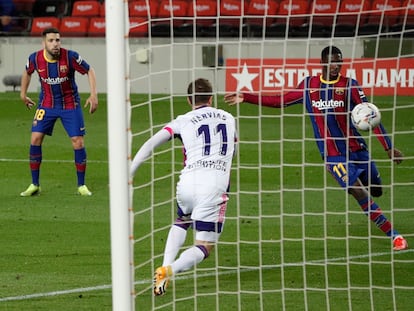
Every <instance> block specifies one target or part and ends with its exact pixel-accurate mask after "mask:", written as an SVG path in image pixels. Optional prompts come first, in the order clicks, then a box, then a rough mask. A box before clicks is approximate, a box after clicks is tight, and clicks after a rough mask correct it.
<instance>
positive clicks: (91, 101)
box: [84, 95, 98, 113]
mask: <svg viewBox="0 0 414 311" xmlns="http://www.w3.org/2000/svg"><path fill="white" fill-rule="evenodd" d="M88 105H89V113H94V112H95V111H96V109H98V97H97V96H96V95H90V96H89V97H88V99H87V100H86V103H85V106H84V107H85V108H86V107H88Z"/></svg>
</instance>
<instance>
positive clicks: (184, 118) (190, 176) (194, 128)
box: [164, 106, 237, 222]
mask: <svg viewBox="0 0 414 311" xmlns="http://www.w3.org/2000/svg"><path fill="white" fill-rule="evenodd" d="M164 128H165V129H166V130H168V131H170V134H171V135H178V136H179V137H180V139H181V141H182V143H183V146H184V151H185V166H184V168H183V169H182V171H181V174H180V180H179V182H178V183H177V203H178V205H179V206H180V208H181V209H182V211H183V212H184V213H186V214H191V213H192V215H191V218H192V219H194V220H202V221H207V222H221V221H223V220H222V219H219V218H220V217H221V216H222V217H224V214H223V215H221V214H222V213H224V211H220V205H222V204H223V203H224V205H225V202H226V201H227V191H228V186H229V180H230V171H231V165H232V159H233V155H234V153H235V143H236V141H237V134H236V124H235V119H234V117H233V116H232V115H231V114H230V113H228V112H226V111H224V110H221V109H216V108H213V107H209V106H205V107H201V108H198V109H195V110H192V111H189V112H188V113H186V114H184V115H181V116H179V117H177V118H176V119H175V120H173V121H171V122H170V123H168V124H167V125H166V126H165V127H164Z"/></svg>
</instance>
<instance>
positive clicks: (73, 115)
mask: <svg viewBox="0 0 414 311" xmlns="http://www.w3.org/2000/svg"><path fill="white" fill-rule="evenodd" d="M57 119H60V120H61V122H62V125H63V128H64V129H65V131H66V133H67V134H68V135H69V137H74V136H84V135H85V123H84V120H83V113H82V109H81V107H80V106H79V105H78V106H77V107H76V109H68V110H64V109H53V108H43V107H39V108H37V109H36V113H35V116H34V118H33V123H32V132H40V133H44V134H46V135H49V136H50V135H52V133H53V128H54V126H55V123H56V121H57Z"/></svg>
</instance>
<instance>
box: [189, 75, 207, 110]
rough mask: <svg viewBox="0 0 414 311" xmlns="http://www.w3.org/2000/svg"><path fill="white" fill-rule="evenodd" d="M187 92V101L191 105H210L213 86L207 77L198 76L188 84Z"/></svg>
mask: <svg viewBox="0 0 414 311" xmlns="http://www.w3.org/2000/svg"><path fill="white" fill-rule="evenodd" d="M187 94H188V97H187V98H188V103H189V104H190V105H191V106H192V107H197V106H202V105H211V102H212V98H213V87H212V86H211V83H210V81H208V80H207V79H203V78H199V79H197V80H195V81H194V82H191V83H190V84H189V85H188V88H187Z"/></svg>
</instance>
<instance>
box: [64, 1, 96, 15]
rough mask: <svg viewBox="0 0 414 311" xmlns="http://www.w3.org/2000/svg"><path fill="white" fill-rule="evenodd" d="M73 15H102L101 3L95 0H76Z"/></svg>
mask: <svg viewBox="0 0 414 311" xmlns="http://www.w3.org/2000/svg"><path fill="white" fill-rule="evenodd" d="M71 15H72V16H84V17H95V16H100V15H101V3H100V2H99V1H95V0H90V1H87V0H81V1H75V2H74V3H73V7H72V14H71Z"/></svg>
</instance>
